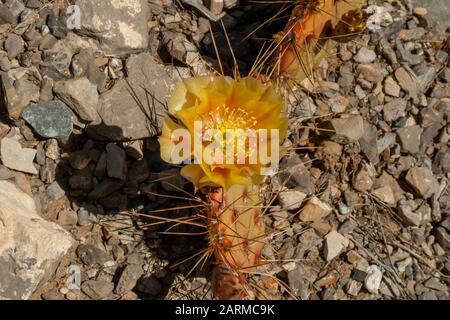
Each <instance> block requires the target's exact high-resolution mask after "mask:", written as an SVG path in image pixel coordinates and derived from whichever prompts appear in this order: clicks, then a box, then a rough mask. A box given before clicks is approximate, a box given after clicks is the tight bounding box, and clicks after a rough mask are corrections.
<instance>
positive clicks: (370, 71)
mask: <svg viewBox="0 0 450 320" xmlns="http://www.w3.org/2000/svg"><path fill="white" fill-rule="evenodd" d="M356 72H357V74H358V75H359V76H360V77H363V78H364V79H365V80H367V81H369V82H371V83H379V82H381V81H383V74H382V73H381V71H380V66H379V65H377V64H359V65H358V67H357V68H356Z"/></svg>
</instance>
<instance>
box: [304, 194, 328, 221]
mask: <svg viewBox="0 0 450 320" xmlns="http://www.w3.org/2000/svg"><path fill="white" fill-rule="evenodd" d="M331 211H332V209H331V207H330V206H329V205H328V204H326V203H325V202H323V201H321V200H320V199H319V198H317V197H312V198H311V199H310V200H309V201H308V202H307V203H306V205H305V206H304V207H303V209H302V210H301V211H300V214H299V219H300V220H301V221H303V222H310V221H317V220H319V219H321V218H323V217H325V216H327V215H328V214H330V213H331Z"/></svg>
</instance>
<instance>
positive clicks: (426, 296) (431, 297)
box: [419, 291, 439, 300]
mask: <svg viewBox="0 0 450 320" xmlns="http://www.w3.org/2000/svg"><path fill="white" fill-rule="evenodd" d="M419 300H439V299H438V298H437V296H436V293H435V292H433V291H427V292H424V293H422V294H421V295H420V296H419Z"/></svg>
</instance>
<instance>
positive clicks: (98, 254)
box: [77, 244, 111, 266]
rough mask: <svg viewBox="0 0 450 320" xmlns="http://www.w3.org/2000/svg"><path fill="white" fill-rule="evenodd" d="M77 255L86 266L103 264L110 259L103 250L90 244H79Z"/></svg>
mask: <svg viewBox="0 0 450 320" xmlns="http://www.w3.org/2000/svg"><path fill="white" fill-rule="evenodd" d="M77 256H78V258H80V259H81V261H82V262H83V264H85V265H86V266H94V265H97V264H99V265H103V264H105V263H106V262H108V261H110V260H111V259H110V257H109V256H108V254H107V253H106V252H105V251H103V250H102V249H100V248H98V247H96V246H94V245H92V244H80V245H79V246H78V248H77Z"/></svg>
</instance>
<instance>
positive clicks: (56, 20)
mask: <svg viewBox="0 0 450 320" xmlns="http://www.w3.org/2000/svg"><path fill="white" fill-rule="evenodd" d="M67 25H68V21H67V18H66V17H65V16H64V15H55V14H53V12H50V14H49V16H48V19H47V26H48V27H49V29H50V31H51V32H52V34H53V35H54V36H55V37H56V38H58V39H63V38H65V37H66V36H67V33H68V29H67Z"/></svg>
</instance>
